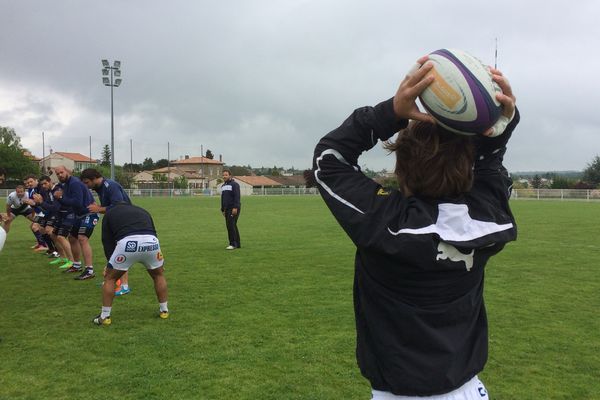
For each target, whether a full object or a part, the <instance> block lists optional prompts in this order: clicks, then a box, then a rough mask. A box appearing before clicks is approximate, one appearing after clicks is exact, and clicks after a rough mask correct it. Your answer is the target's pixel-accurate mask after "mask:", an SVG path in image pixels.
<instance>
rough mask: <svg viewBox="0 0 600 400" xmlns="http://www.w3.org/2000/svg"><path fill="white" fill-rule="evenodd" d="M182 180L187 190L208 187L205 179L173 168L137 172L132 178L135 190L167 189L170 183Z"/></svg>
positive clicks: (193, 173)
mask: <svg viewBox="0 0 600 400" xmlns="http://www.w3.org/2000/svg"><path fill="white" fill-rule="evenodd" d="M182 180H185V182H186V183H187V188H188V189H204V188H206V187H207V186H208V179H207V178H206V177H203V176H201V175H200V174H198V173H195V172H191V171H184V170H182V169H180V168H175V167H164V168H158V169H154V170H151V171H142V172H139V173H137V174H136V175H134V177H133V186H134V187H135V188H136V189H158V188H164V189H167V188H170V187H171V186H172V182H178V181H179V182H180V181H182Z"/></svg>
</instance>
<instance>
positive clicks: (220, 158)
mask: <svg viewBox="0 0 600 400" xmlns="http://www.w3.org/2000/svg"><path fill="white" fill-rule="evenodd" d="M219 162H223V154H219Z"/></svg>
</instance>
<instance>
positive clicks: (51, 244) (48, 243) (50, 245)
mask: <svg viewBox="0 0 600 400" xmlns="http://www.w3.org/2000/svg"><path fill="white" fill-rule="evenodd" d="M42 238H44V242H45V243H46V246H47V247H48V249H50V251H55V250H56V247H55V246H54V242H53V241H52V239H51V238H50V235H48V234H47V233H45V234H43V235H42Z"/></svg>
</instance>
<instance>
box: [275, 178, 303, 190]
mask: <svg viewBox="0 0 600 400" xmlns="http://www.w3.org/2000/svg"><path fill="white" fill-rule="evenodd" d="M268 178H269V179H271V180H274V181H275V182H278V183H279V184H280V185H281V186H283V187H288V188H292V187H293V188H305V187H306V180H305V179H304V175H280V176H271V175H269V176H268Z"/></svg>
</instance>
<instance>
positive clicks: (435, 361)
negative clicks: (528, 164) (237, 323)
mask: <svg viewBox="0 0 600 400" xmlns="http://www.w3.org/2000/svg"><path fill="white" fill-rule="evenodd" d="M518 120H519V115H518V113H517V115H515V118H514V120H513V121H512V122H511V124H510V125H509V127H508V128H507V130H506V132H505V133H504V134H503V135H501V136H499V137H497V138H483V137H482V138H481V139H478V142H477V160H476V163H475V167H474V175H475V178H474V185H473V188H472V190H471V191H470V193H468V194H466V195H465V196H463V197H462V198H459V199H454V200H452V201H448V200H441V199H438V200H425V199H420V198H418V197H415V196H411V197H405V196H404V195H402V193H400V192H399V191H387V190H385V189H383V188H382V187H381V186H380V185H379V184H377V183H376V182H374V181H373V180H372V179H370V178H368V177H366V176H365V175H364V174H362V173H361V172H360V168H359V167H358V156H359V155H360V154H361V153H362V152H363V151H366V150H368V149H370V148H372V147H373V146H375V144H376V143H377V141H378V140H387V139H388V138H390V137H391V136H392V135H394V133H395V132H397V131H398V130H399V129H402V128H404V127H406V126H407V124H408V121H405V120H404V121H397V120H396V117H395V115H394V112H393V105H392V100H391V99H390V100H388V101H385V102H382V103H380V104H379V105H377V106H376V107H364V108H360V109H357V110H356V111H354V113H353V114H352V115H351V116H350V117H349V118H348V119H347V120H346V121H344V123H343V124H342V125H341V126H340V127H339V128H337V129H335V130H334V131H332V132H330V133H329V134H328V135H326V136H325V137H323V138H322V139H321V141H320V142H319V143H318V145H317V147H316V149H315V157H314V164H313V170H314V177H315V179H316V181H317V183H318V186H319V190H320V192H321V195H322V196H323V199H324V200H325V202H326V203H327V206H328V207H329V209H330V210H331V212H332V213H333V215H334V216H335V218H336V219H337V221H338V222H339V224H340V225H341V226H342V228H343V229H344V230H345V231H346V233H347V234H348V236H349V237H350V239H351V240H352V241H353V242H354V244H355V245H356V247H357V250H356V259H355V275H354V311H355V318H356V330H357V348H356V355H357V360H358V364H359V367H360V369H361V372H362V374H363V375H364V376H365V377H366V378H367V379H368V380H369V381H370V383H371V386H372V387H373V388H374V389H376V390H382V391H389V392H392V393H394V394H398V395H410V396H428V395H434V394H441V393H447V392H450V391H452V390H454V389H456V388H458V387H460V386H461V385H462V384H464V383H465V382H467V381H468V380H469V379H471V378H472V377H473V376H474V375H475V374H477V373H478V372H480V371H481V370H482V369H483V366H484V365H485V362H486V360H487V346H488V328H487V317H486V312H485V306H484V302H483V283H484V279H483V278H484V267H485V265H486V263H487V261H488V259H489V258H490V257H491V256H493V255H494V254H496V253H498V252H499V251H500V250H502V248H503V247H504V245H505V243H506V242H509V241H512V240H515V239H516V235H517V231H516V225H515V221H514V218H513V216H512V214H511V211H510V208H509V196H510V190H511V184H512V183H511V180H510V178H509V177H508V174H507V172H506V170H505V169H504V167H503V166H502V158H503V155H504V152H505V150H506V148H505V145H506V142H507V141H508V139H509V138H510V136H511V132H512V130H513V129H514V127H515V125H516V124H517V123H518Z"/></svg>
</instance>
